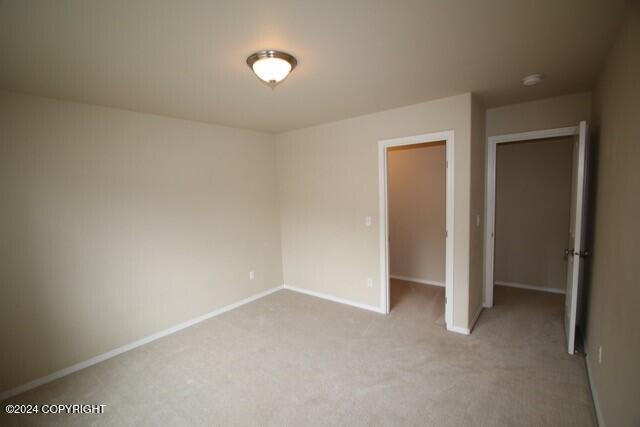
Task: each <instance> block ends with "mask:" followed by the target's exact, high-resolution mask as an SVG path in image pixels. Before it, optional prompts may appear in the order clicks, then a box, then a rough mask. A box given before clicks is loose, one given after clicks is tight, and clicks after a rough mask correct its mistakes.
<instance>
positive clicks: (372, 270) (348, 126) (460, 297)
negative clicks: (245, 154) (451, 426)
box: [276, 94, 471, 327]
mask: <svg viewBox="0 0 640 427" xmlns="http://www.w3.org/2000/svg"><path fill="white" fill-rule="evenodd" d="M470 127H471V95H470V94H464V95H459V96H455V97H450V98H444V99H440V100H437V101H431V102H426V103H422V104H417V105H412V106H409V107H403V108H398V109H395V110H389V111H384V112H380V113H375V114H370V115H366V116H361V117H356V118H352V119H348V120H342V121H338V122H332V123H328V124H325V125H321V126H315V127H311V128H306V129H301V130H296V131H292V132H287V133H283V134H279V135H277V137H276V138H277V146H278V148H277V149H278V172H279V174H280V178H279V182H280V200H281V206H280V207H281V227H282V256H283V273H284V281H285V283H286V284H288V285H291V286H296V287H300V288H305V289H308V290H312V291H316V292H321V293H325V294H329V295H333V296H336V297H340V298H345V299H348V300H352V301H355V302H358V303H361V304H368V305H372V306H376V307H379V306H380V299H381V297H380V271H379V263H380V253H379V250H380V249H379V222H378V220H379V215H378V209H379V208H378V187H379V186H378V141H380V140H385V139H389V138H395V137H402V136H412V135H419V134H423V133H429V132H438V131H442V130H453V131H454V132H455V154H454V157H455V178H454V179H455V183H454V185H455V201H454V203H455V218H454V233H455V234H454V252H455V261H454V294H455V296H454V299H455V305H454V308H453V312H454V313H453V315H454V325H455V326H459V327H467V326H468V295H469V200H470V156H471V148H470V144H471V135H470ZM367 215H370V216H371V217H372V218H373V219H374V220H373V225H372V226H371V227H366V226H365V221H364V218H365V216H367ZM369 277H370V278H372V279H373V284H374V286H373V287H372V288H368V287H367V278H369Z"/></svg>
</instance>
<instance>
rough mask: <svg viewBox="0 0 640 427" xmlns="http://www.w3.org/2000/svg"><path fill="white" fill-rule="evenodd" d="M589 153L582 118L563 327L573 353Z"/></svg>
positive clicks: (575, 153) (575, 159) (577, 141)
mask: <svg viewBox="0 0 640 427" xmlns="http://www.w3.org/2000/svg"><path fill="white" fill-rule="evenodd" d="M587 153H588V150H587V123H586V122H584V121H583V122H580V126H579V130H578V133H577V135H576V136H575V143H574V147H573V172H572V184H571V222H570V226H569V239H568V246H567V249H566V250H565V255H566V257H567V293H566V295H565V301H564V305H565V311H564V313H565V316H564V329H565V332H566V334H567V351H568V352H569V354H573V353H574V350H575V343H576V322H577V317H578V301H579V293H580V291H581V290H582V278H583V276H584V275H583V264H584V258H585V257H586V256H587V255H588V252H587V251H586V248H585V247H584V245H585V239H584V237H585V228H586V218H585V215H586V177H587Z"/></svg>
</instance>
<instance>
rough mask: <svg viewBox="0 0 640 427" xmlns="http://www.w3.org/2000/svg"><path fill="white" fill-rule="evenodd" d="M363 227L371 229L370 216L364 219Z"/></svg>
mask: <svg viewBox="0 0 640 427" xmlns="http://www.w3.org/2000/svg"><path fill="white" fill-rule="evenodd" d="M364 225H366V226H367V227H371V216H369V215H367V216H365V217H364Z"/></svg>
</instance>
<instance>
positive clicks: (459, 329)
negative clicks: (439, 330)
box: [447, 305, 484, 335]
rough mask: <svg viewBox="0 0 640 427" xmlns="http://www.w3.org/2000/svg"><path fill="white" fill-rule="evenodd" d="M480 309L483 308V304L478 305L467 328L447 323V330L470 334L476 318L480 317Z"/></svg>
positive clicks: (476, 320)
mask: <svg viewBox="0 0 640 427" xmlns="http://www.w3.org/2000/svg"><path fill="white" fill-rule="evenodd" d="M482 310H484V306H482V305H481V306H480V307H478V311H477V312H476V314H475V316H473V320H472V321H471V325H470V326H469V327H468V328H463V327H461V326H453V325H452V326H449V325H447V331H451V332H456V333H458V334H462V335H471V332H472V331H473V328H474V326H476V323H477V322H478V319H479V318H480V314H481V313H482Z"/></svg>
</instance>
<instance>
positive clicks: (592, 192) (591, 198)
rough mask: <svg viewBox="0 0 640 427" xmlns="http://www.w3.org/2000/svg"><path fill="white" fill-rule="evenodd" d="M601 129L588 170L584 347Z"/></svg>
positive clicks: (594, 135) (594, 133)
mask: <svg viewBox="0 0 640 427" xmlns="http://www.w3.org/2000/svg"><path fill="white" fill-rule="evenodd" d="M599 137H600V132H599V129H597V128H595V127H592V128H591V132H590V134H589V144H590V145H589V163H588V166H587V167H588V169H587V177H588V181H587V227H586V234H585V240H586V242H585V248H587V250H588V251H589V252H590V253H591V255H590V256H589V257H588V258H587V259H586V262H585V268H584V278H583V281H582V283H583V285H582V286H583V287H584V289H582V292H581V293H580V294H579V295H581V297H582V301H580V302H579V305H578V310H579V311H578V319H577V321H578V323H577V327H578V333H577V336H578V338H579V344H580V345H581V346H583V344H584V338H585V337H586V325H587V324H588V320H589V319H588V317H589V310H588V308H589V300H590V296H591V286H592V278H593V261H592V260H593V257H594V254H593V248H594V247H593V241H594V237H595V234H596V215H597V211H596V206H597V204H596V202H597V200H598V185H597V183H598V156H599V151H600V144H599V143H600V139H599Z"/></svg>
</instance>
